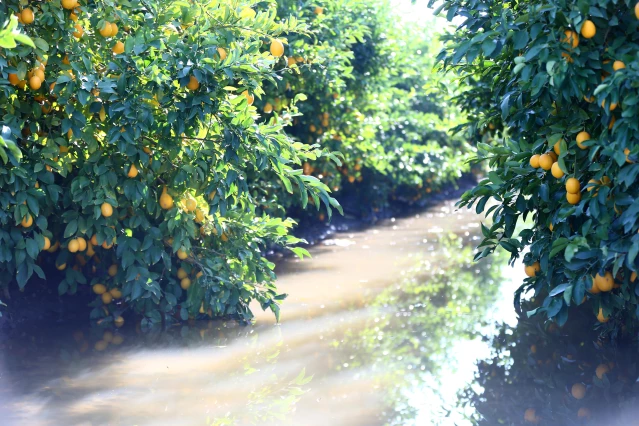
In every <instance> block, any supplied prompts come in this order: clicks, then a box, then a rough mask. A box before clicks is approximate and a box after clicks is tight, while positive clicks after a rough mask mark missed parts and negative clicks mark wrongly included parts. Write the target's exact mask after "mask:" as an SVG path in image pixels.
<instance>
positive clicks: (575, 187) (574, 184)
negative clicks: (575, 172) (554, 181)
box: [566, 177, 581, 194]
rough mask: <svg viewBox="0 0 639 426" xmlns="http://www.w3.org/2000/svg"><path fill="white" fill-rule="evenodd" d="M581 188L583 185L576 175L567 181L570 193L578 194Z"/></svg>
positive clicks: (567, 189) (567, 188)
mask: <svg viewBox="0 0 639 426" xmlns="http://www.w3.org/2000/svg"><path fill="white" fill-rule="evenodd" d="M580 190H581V185H580V184H579V181H578V180H577V179H575V178H574V177H571V178H569V179H568V180H567V181H566V191H568V193H570V194H578V193H579V191H580Z"/></svg>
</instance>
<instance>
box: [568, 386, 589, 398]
mask: <svg viewBox="0 0 639 426" xmlns="http://www.w3.org/2000/svg"><path fill="white" fill-rule="evenodd" d="M570 393H571V394H572V397H573V398H575V399H583V397H584V396H586V386H585V385H584V384H583V383H575V384H574V385H572V388H571V389H570Z"/></svg>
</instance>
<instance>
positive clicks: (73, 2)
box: [62, 0, 78, 10]
mask: <svg viewBox="0 0 639 426" xmlns="http://www.w3.org/2000/svg"><path fill="white" fill-rule="evenodd" d="M77 5H78V0H62V7H63V8H65V9H67V10H71V9H75V7H76V6H77Z"/></svg>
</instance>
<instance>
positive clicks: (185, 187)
mask: <svg viewBox="0 0 639 426" xmlns="http://www.w3.org/2000/svg"><path fill="white" fill-rule="evenodd" d="M9 15H16V16H17V18H18V20H19V21H20V22H21V26H22V31H23V32H24V33H26V34H27V35H29V36H30V37H31V39H32V40H33V45H28V44H25V45H19V46H16V47H15V48H13V49H11V50H0V73H1V77H0V111H1V113H2V116H3V124H4V127H3V139H4V140H6V141H15V142H16V143H17V145H18V147H19V150H16V149H7V150H6V151H5V155H3V156H2V157H3V160H4V165H3V166H2V167H1V168H0V189H1V191H0V205H2V209H1V210H0V226H1V227H0V271H2V273H3V278H2V279H1V280H0V285H1V286H2V287H4V288H5V294H8V291H7V288H8V286H9V285H12V284H14V283H15V284H16V285H17V286H18V287H19V288H20V289H22V288H24V286H25V285H27V284H28V282H29V281H30V280H31V279H32V277H33V276H34V275H37V276H39V277H40V278H42V279H46V280H47V282H48V283H49V285H57V287H58V293H59V294H60V295H63V294H75V293H88V292H93V293H94V294H95V300H94V301H93V302H92V306H93V307H94V309H93V311H92V317H94V318H103V317H104V318H105V319H106V321H111V320H113V321H115V322H116V325H117V324H118V323H119V324H121V323H122V322H123V319H122V317H121V313H122V312H124V311H125V310H126V309H131V310H133V311H135V312H138V313H140V314H142V315H144V320H143V321H145V322H149V321H150V322H159V321H162V320H170V319H171V318H172V317H176V318H181V319H187V318H189V317H194V316H197V315H210V316H224V315H237V316H239V317H241V318H243V319H250V318H251V316H252V315H251V312H250V309H249V302H250V301H251V300H253V299H256V300H258V301H259V302H260V303H261V306H262V307H263V308H264V309H268V308H270V309H271V310H273V312H275V314H276V315H277V314H278V312H279V307H278V301H279V300H281V299H283V297H284V295H280V294H278V293H277V291H276V288H275V286H274V285H273V279H274V274H273V266H274V265H273V264H272V263H271V262H269V261H268V260H266V259H265V258H264V257H263V256H262V253H263V250H264V247H265V246H266V245H270V244H277V245H285V246H290V245H292V244H295V243H297V242H298V241H299V240H298V239H296V238H294V237H292V236H291V235H289V231H290V228H291V227H292V226H293V224H294V222H293V221H292V220H290V219H286V218H273V217H270V216H268V215H265V214H261V213H259V212H258V211H257V210H256V209H257V205H259V202H257V201H256V200H255V199H254V197H253V192H252V188H254V187H256V186H259V185H261V180H263V179H269V180H272V181H276V182H278V183H279V184H280V185H281V187H283V188H286V191H287V192H288V193H290V194H295V196H298V197H300V198H301V199H302V200H303V202H304V203H306V202H307V200H308V198H309V197H310V199H312V200H313V202H314V204H315V206H317V208H319V206H320V204H324V205H325V207H326V209H327V212H328V214H329V215H330V214H331V207H339V205H338V204H337V202H336V201H335V200H334V199H333V198H331V197H330V196H329V194H328V187H327V186H326V185H324V184H323V183H321V182H320V181H319V180H318V179H316V178H314V177H312V176H306V175H304V174H303V173H302V170H301V168H300V166H301V164H302V163H303V162H304V161H307V160H309V159H316V158H318V157H322V156H324V155H326V152H324V151H322V150H321V149H320V148H319V147H318V146H317V145H307V144H300V143H297V142H295V141H293V140H292V139H291V138H290V137H288V136H287V135H286V133H285V132H284V131H283V130H282V129H283V126H285V125H288V124H290V119H291V117H292V115H293V114H294V113H295V106H294V103H295V102H294V101H295V99H292V101H291V107H290V108H291V111H292V114H290V115H289V117H288V118H287V117H282V118H281V119H280V120H277V121H268V122H266V121H260V120H259V115H258V112H257V110H256V108H255V106H253V103H254V101H255V100H256V99H259V98H260V97H262V96H263V94H264V90H263V85H264V84H265V82H269V81H270V82H276V81H277V80H278V79H279V78H280V77H279V75H278V72H277V70H276V69H275V68H274V66H275V64H276V63H277V62H278V61H279V60H280V58H281V57H282V55H283V53H284V49H285V45H286V43H287V42H286V35H287V34H290V33H292V32H301V33H304V32H306V31H307V30H306V28H305V26H304V25H303V24H301V23H299V22H298V21H297V20H296V19H280V18H278V17H277V14H276V5H275V4H274V3H273V2H271V1H266V2H260V3H259V4H257V5H252V4H250V3H247V2H238V1H230V0H229V1H213V0H210V1H202V2H195V3H192V2H186V1H175V2H164V1H154V0H151V1H140V0H131V1H128V2H126V3H120V2H116V1H111V0H104V1H97V2H89V3H85V2H84V1H77V0H52V1H47V2H26V1H20V2H18V1H9V2H8V3H5V4H4V5H3V6H2V7H1V8H0V22H4V21H5V20H6V19H7V18H8V16H9ZM3 40H4V38H3ZM293 250H295V251H296V252H297V253H298V254H300V255H303V254H304V250H303V249H300V248H293ZM103 321H104V319H103Z"/></svg>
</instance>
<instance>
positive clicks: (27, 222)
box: [20, 213, 33, 228]
mask: <svg viewBox="0 0 639 426" xmlns="http://www.w3.org/2000/svg"><path fill="white" fill-rule="evenodd" d="M20 225H21V226H22V227H23V228H30V227H31V225H33V216H31V215H30V214H29V213H27V214H26V215H25V216H24V217H23V218H22V221H21V222H20Z"/></svg>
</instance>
